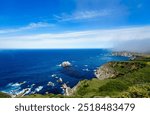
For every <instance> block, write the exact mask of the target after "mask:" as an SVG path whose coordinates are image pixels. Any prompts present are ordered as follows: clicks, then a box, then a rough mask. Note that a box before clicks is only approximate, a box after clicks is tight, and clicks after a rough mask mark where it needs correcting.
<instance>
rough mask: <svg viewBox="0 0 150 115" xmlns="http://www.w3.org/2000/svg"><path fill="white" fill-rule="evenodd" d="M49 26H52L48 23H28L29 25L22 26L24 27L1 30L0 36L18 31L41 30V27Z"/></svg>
mask: <svg viewBox="0 0 150 115" xmlns="http://www.w3.org/2000/svg"><path fill="white" fill-rule="evenodd" d="M50 26H53V25H52V24H49V23H45V22H37V23H30V24H29V25H27V26H24V27H19V28H13V29H1V30H0V34H5V33H13V32H20V31H25V30H31V29H36V28H43V27H50Z"/></svg>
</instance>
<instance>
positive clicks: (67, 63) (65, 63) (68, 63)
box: [61, 61, 71, 67]
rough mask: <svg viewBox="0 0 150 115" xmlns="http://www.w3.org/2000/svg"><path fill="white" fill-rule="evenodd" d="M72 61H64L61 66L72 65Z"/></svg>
mask: <svg viewBox="0 0 150 115" xmlns="http://www.w3.org/2000/svg"><path fill="white" fill-rule="evenodd" d="M70 66H71V63H70V62H69V61H64V62H62V63H61V67H70Z"/></svg>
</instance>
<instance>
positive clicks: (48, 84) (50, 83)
mask: <svg viewBox="0 0 150 115" xmlns="http://www.w3.org/2000/svg"><path fill="white" fill-rule="evenodd" d="M47 86H55V84H54V83H53V82H51V81H50V82H48V83H47Z"/></svg>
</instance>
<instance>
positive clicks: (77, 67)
mask: <svg viewBox="0 0 150 115" xmlns="http://www.w3.org/2000/svg"><path fill="white" fill-rule="evenodd" d="M128 59H129V58H128V57H121V56H112V55H111V50H108V49H49V50H48V49H47V50H0V91H2V92H6V93H8V94H11V95H18V94H20V93H23V92H24V95H28V94H35V93H36V94H37V93H38V94H45V93H53V94H63V93H64V90H63V89H62V84H64V83H66V84H67V86H69V87H71V88H72V87H73V86H75V85H76V84H77V83H78V82H79V81H80V80H83V79H92V78H94V77H95V75H94V71H95V70H96V69H97V68H98V67H99V66H101V65H103V64H105V63H107V62H110V61H123V60H128ZM64 61H69V62H70V63H71V65H72V66H71V67H67V68H63V67H61V66H60V64H61V63H62V62H64Z"/></svg>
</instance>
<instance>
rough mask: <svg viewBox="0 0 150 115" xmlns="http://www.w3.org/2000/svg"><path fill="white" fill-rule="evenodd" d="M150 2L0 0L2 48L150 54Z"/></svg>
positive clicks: (0, 42)
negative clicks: (146, 52) (117, 50)
mask: <svg viewBox="0 0 150 115" xmlns="http://www.w3.org/2000/svg"><path fill="white" fill-rule="evenodd" d="M149 4H150V1H149V0H0V49H53V48H116V49H119V48H120V49H121V50H140V51H148V50H150V45H149V44H150V7H149Z"/></svg>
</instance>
